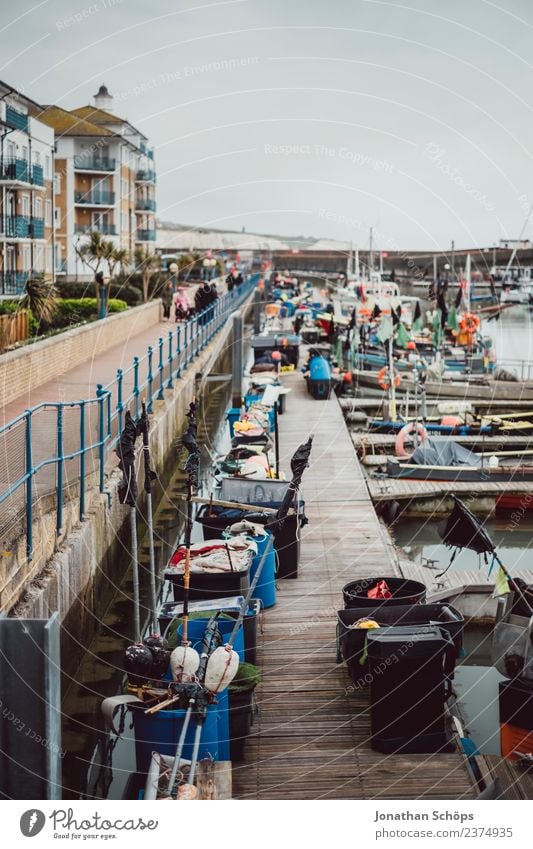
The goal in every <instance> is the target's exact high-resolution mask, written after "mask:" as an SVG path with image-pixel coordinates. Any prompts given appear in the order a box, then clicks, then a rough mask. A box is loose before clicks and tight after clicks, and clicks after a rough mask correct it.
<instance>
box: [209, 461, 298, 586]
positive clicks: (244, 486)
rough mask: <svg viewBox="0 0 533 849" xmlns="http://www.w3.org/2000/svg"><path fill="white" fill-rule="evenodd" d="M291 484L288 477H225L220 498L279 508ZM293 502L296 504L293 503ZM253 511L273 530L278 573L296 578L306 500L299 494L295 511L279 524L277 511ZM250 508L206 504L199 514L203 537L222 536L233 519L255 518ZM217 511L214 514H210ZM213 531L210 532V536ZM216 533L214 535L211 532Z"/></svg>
mask: <svg viewBox="0 0 533 849" xmlns="http://www.w3.org/2000/svg"><path fill="white" fill-rule="evenodd" d="M288 486H289V482H288V481H275V480H265V481H252V480H246V479H245V478H232V477H227V478H223V480H222V485H221V488H220V499H221V501H238V502H240V503H241V504H253V505H255V506H257V507H269V508H271V509H274V510H277V509H278V508H279V507H280V506H281V503H282V501H283V497H284V495H285V493H286V492H287V489H288ZM293 506H294V505H293ZM250 512H253V521H254V522H258V523H259V524H262V525H264V526H265V527H266V528H267V529H268V530H270V531H272V533H273V534H274V544H275V547H276V553H277V561H278V568H277V573H276V577H278V578H297V577H298V565H299V562H300V529H301V528H302V527H303V525H305V524H306V522H307V519H306V517H305V502H304V501H303V500H302V499H301V498H300V497H299V496H298V500H297V503H296V512H295V513H291V515H290V516H287V517H286V519H285V520H284V522H283V524H282V525H281V527H280V526H278V525H276V524H275V522H274V521H273V520H274V514H272V513H265V514H258V513H257V512H256V511H250ZM250 512H247V511H245V510H240V509H239V510H233V509H232V508H225V507H223V508H221V507H212V508H209V507H208V506H206V508H204V509H203V510H201V511H200V513H199V514H198V516H197V520H198V521H199V522H200V523H201V524H202V526H203V528H204V539H214V538H215V534H214V531H215V528H216V531H217V533H216V536H217V537H219V536H220V532H221V531H222V530H224V528H226V527H227V526H228V525H231V524H233V523H234V522H239V521H242V519H245V518H249V519H250V518H252V517H251V516H250ZM209 513H214V514H215V516H210V515H209ZM207 534H210V536H207ZM211 534H213V536H211Z"/></svg>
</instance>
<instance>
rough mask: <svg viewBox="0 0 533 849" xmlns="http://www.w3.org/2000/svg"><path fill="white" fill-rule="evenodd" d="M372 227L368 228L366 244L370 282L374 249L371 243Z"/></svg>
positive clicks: (370, 279)
mask: <svg viewBox="0 0 533 849" xmlns="http://www.w3.org/2000/svg"><path fill="white" fill-rule="evenodd" d="M373 229H374V228H373V227H371V228H370V238H369V245H368V280H369V282H372V271H373V270H374V250H373V243H372V236H373Z"/></svg>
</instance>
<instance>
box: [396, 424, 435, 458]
mask: <svg viewBox="0 0 533 849" xmlns="http://www.w3.org/2000/svg"><path fill="white" fill-rule="evenodd" d="M415 430H416V432H417V434H418V435H419V437H420V439H421V440H422V442H425V441H426V440H427V438H428V432H427V430H426V428H425V427H424V425H423V424H421V423H420V422H408V423H407V424H406V425H404V426H403V427H402V429H401V431H400V432H399V433H398V436H397V437H396V442H395V444H394V450H395V452H396V456H397V457H401V458H402V459H406V458H409V457H410V456H411V454H409V453H408V452H407V451H406V450H405V445H404V443H405V440H406V438H407V437H408V436H409V435H410V434H411V433H413V431H415Z"/></svg>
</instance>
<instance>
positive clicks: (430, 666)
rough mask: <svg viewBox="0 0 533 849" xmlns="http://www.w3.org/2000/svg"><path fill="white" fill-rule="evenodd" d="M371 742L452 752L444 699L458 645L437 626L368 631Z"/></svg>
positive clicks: (387, 748) (392, 748)
mask: <svg viewBox="0 0 533 849" xmlns="http://www.w3.org/2000/svg"><path fill="white" fill-rule="evenodd" d="M367 645H368V656H369V662H370V675H371V682H370V724H371V746H372V748H373V749H374V750H375V751H378V752H384V753H387V754H391V753H393V752H413V753H419V754H422V753H429V752H439V751H447V750H449V747H450V743H449V738H448V735H447V731H446V716H445V702H446V700H447V699H448V698H449V696H450V694H451V687H450V675H451V674H452V673H453V668H454V665H455V646H454V644H453V642H452V640H451V639H450V636H449V634H448V632H447V631H446V630H445V629H444V628H441V627H438V626H436V625H407V626H406V625H400V626H396V627H390V628H378V629H376V630H373V631H369V632H368V643H367Z"/></svg>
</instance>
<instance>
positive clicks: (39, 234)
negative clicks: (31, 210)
mask: <svg viewBox="0 0 533 849" xmlns="http://www.w3.org/2000/svg"><path fill="white" fill-rule="evenodd" d="M30 236H32V238H34V239H44V218H32V219H31V222H30Z"/></svg>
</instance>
